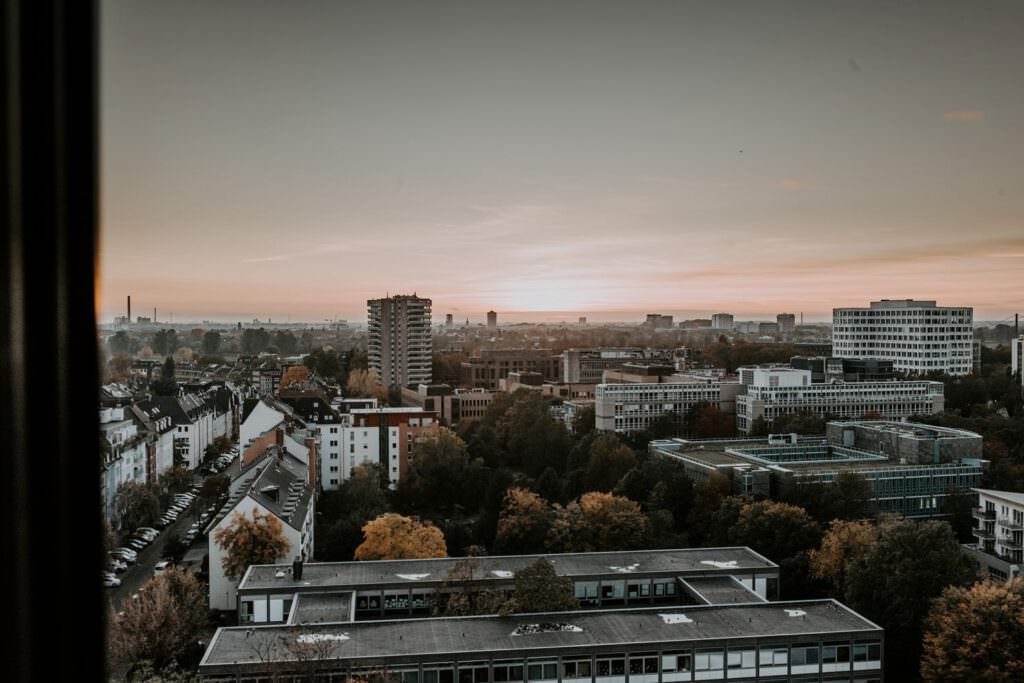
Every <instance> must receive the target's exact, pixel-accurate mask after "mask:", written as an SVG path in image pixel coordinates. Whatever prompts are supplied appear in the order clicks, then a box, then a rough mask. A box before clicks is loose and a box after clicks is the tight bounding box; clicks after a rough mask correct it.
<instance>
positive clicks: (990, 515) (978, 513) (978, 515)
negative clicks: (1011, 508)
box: [971, 508, 996, 521]
mask: <svg viewBox="0 0 1024 683" xmlns="http://www.w3.org/2000/svg"><path fill="white" fill-rule="evenodd" d="M971 515H972V516H973V517H974V518H975V519H980V520H982V521H985V520H991V519H995V518H996V511H995V510H986V509H985V508H974V509H973V510H972V511H971Z"/></svg>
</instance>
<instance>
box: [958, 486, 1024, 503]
mask: <svg viewBox="0 0 1024 683" xmlns="http://www.w3.org/2000/svg"><path fill="white" fill-rule="evenodd" d="M971 491H974V492H975V493H980V494H983V495H986V496H991V497H992V498H1002V499H1003V500H1005V501H1006V502H1008V503H1013V504H1014V505H1024V493H1016V492H1014V491H996V490H995V489H971Z"/></svg>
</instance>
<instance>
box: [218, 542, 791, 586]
mask: <svg viewBox="0 0 1024 683" xmlns="http://www.w3.org/2000/svg"><path fill="white" fill-rule="evenodd" d="M541 557H543V558H545V559H547V560H548V561H549V562H550V563H551V564H552V566H553V567H554V568H555V571H556V572H558V574H559V575H560V576H568V577H594V576H607V575H609V574H624V575H629V574H634V575H644V576H655V575H656V576H679V575H681V574H686V575H696V576H701V575H714V574H721V573H722V571H723V570H729V571H744V570H759V569H765V570H771V571H773V572H777V571H778V565H776V564H775V563H774V562H771V561H769V560H767V559H765V558H764V557H762V556H761V555H758V554H757V553H755V552H754V551H753V550H751V549H749V548H743V547H732V548H684V549H678V550H672V549H670V550H629V551H622V552H605V553H565V554H548V555H510V556H501V555H498V556H485V557H478V558H475V559H476V562H477V570H476V575H477V576H479V577H480V580H481V581H485V580H492V581H502V580H504V581H508V580H510V579H512V578H513V577H514V576H515V572H517V571H519V570H521V569H523V568H525V567H527V566H528V565H529V564H531V563H533V562H535V561H536V560H537V559H538V558H541ZM463 559H465V558H459V557H446V558H437V559H427V560H380V561H374V562H313V563H309V564H306V565H305V566H304V567H303V569H302V580H301V581H293V580H292V578H291V572H290V571H289V570H290V568H291V565H290V564H289V565H284V564H278V565H252V566H250V567H249V569H248V571H246V573H245V576H243V577H242V581H241V582H240V583H239V585H238V590H239V591H246V590H271V589H303V588H305V587H309V588H310V590H312V589H315V588H358V587H360V586H385V585H399V586H404V585H409V584H412V583H428V584H429V583H435V584H439V583H442V582H443V581H444V580H445V578H446V577H447V576H448V573H449V572H450V571H451V570H452V569H453V568H454V567H455V565H456V564H457V563H458V562H459V561H460V560H463ZM278 573H281V574H283V576H280V577H279V576H278Z"/></svg>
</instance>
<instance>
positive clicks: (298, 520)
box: [207, 448, 316, 610]
mask: <svg viewBox="0 0 1024 683" xmlns="http://www.w3.org/2000/svg"><path fill="white" fill-rule="evenodd" d="M308 476H309V470H308V468H307V467H306V465H305V464H304V463H302V462H301V461H299V460H298V459H296V458H294V457H292V456H291V455H289V454H285V453H283V452H282V451H281V450H280V449H275V448H272V449H269V450H268V452H267V455H266V456H265V457H264V458H262V459H261V460H259V461H258V462H256V463H254V464H253V465H252V466H250V468H249V470H248V471H247V472H245V473H243V475H242V476H241V477H240V478H239V479H237V480H235V483H234V484H233V486H232V493H231V497H230V498H229V500H228V502H227V503H226V504H225V506H224V508H223V509H221V510H220V512H218V513H217V516H216V517H215V518H214V522H213V523H212V524H211V525H210V526H209V527H208V529H207V531H208V539H209V540H208V547H209V554H210V559H209V567H210V569H209V572H210V609H216V610H232V609H235V605H236V601H235V596H236V589H237V587H238V581H237V579H235V580H233V579H231V578H229V577H228V576H226V575H225V574H224V566H223V564H222V562H223V559H224V554H225V551H224V550H223V549H222V548H221V547H220V546H219V545H218V544H217V541H216V533H217V530H219V529H224V528H227V527H229V526H231V524H232V520H233V518H234V516H235V515H236V514H240V515H242V516H244V517H248V518H249V519H252V518H253V517H254V514H255V512H256V511H259V513H260V514H261V515H272V516H274V517H276V518H277V519H278V520H279V521H280V522H281V527H282V531H283V535H284V537H285V539H286V540H287V541H288V553H287V555H286V556H284V557H280V558H278V559H279V560H280V561H285V560H290V559H292V558H293V557H300V558H302V560H304V561H305V560H309V559H311V558H312V557H313V548H314V524H313V521H314V519H315V518H316V513H315V496H314V492H313V487H312V486H310V485H309V484H308V482H307V477H308ZM237 578H238V579H240V578H241V577H237Z"/></svg>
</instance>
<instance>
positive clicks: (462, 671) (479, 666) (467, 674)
mask: <svg viewBox="0 0 1024 683" xmlns="http://www.w3.org/2000/svg"><path fill="white" fill-rule="evenodd" d="M490 680H491V677H490V672H489V671H488V667H487V662H464V663H460V664H459V683H489V681H490Z"/></svg>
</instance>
